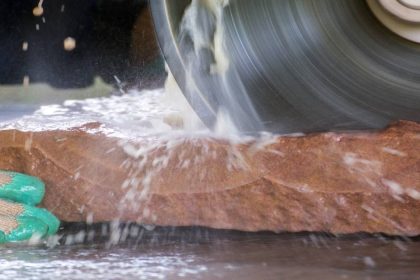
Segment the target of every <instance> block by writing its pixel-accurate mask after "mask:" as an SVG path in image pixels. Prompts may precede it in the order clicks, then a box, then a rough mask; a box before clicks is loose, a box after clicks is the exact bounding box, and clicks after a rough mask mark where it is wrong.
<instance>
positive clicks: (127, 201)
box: [0, 122, 420, 236]
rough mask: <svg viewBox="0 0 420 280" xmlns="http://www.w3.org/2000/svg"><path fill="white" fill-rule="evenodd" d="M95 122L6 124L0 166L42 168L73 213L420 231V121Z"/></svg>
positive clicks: (54, 194)
mask: <svg viewBox="0 0 420 280" xmlns="http://www.w3.org/2000/svg"><path fill="white" fill-rule="evenodd" d="M100 131H101V129H99V124H88V125H86V126H84V127H81V128H75V129H72V130H67V131H44V132H20V131H15V130H7V131H5V130H4V131H0V169H7V170H13V171H20V172H25V173H28V174H31V175H35V176H38V177H40V178H42V179H43V180H44V181H45V183H46V187H47V193H46V197H45V200H44V202H43V206H44V207H46V208H48V209H49V210H51V211H52V212H53V213H54V214H56V215H57V216H58V217H59V218H60V219H61V220H63V221H69V222H70V221H89V222H90V221H93V222H102V221H110V220H114V219H119V220H121V221H135V222H139V223H145V224H155V225H162V226H191V225H197V226H207V227H212V228H223V229H238V230H246V231H260V230H270V231H276V232H278V231H291V232H295V231H325V232H332V233H355V232H382V233H387V234H402V235H410V236H413V235H419V234H420V124H416V123H412V122H399V123H395V124H393V125H391V126H390V127H388V128H387V129H385V130H383V131H378V132H355V133H319V134H312V135H307V136H303V137H271V138H267V139H262V140H261V139H260V140H258V141H248V142H246V143H236V144H235V143H230V142H228V141H226V140H221V139H215V138H211V137H192V136H188V137H187V136H183V137H178V138H173V139H170V140H168V139H166V140H165V139H156V138H145V139H136V140H131V141H127V140H121V139H117V138H113V137H108V136H105V135H104V134H102V133H101V132H100Z"/></svg>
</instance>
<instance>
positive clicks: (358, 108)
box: [152, 0, 420, 133]
mask: <svg viewBox="0 0 420 280" xmlns="http://www.w3.org/2000/svg"><path fill="white" fill-rule="evenodd" d="M168 2H169V3H170V2H175V1H152V11H153V13H154V18H155V21H157V25H158V30H157V31H158V36H159V38H160V42H161V44H162V46H163V47H162V49H163V52H164V53H165V55H166V58H167V61H168V64H169V67H170V69H171V70H172V73H173V74H174V76H175V78H176V79H177V81H178V83H179V84H180V86H181V88H182V89H183V91H184V94H185V95H186V97H187V99H188V100H189V101H190V103H191V104H192V106H193V108H194V109H195V110H196V111H197V113H198V115H199V116H200V117H201V118H202V119H203V120H204V122H205V123H207V124H208V125H212V124H213V123H214V122H215V120H216V116H217V114H218V113H219V112H224V113H226V114H228V115H229V116H230V118H231V120H232V121H233V122H234V123H235V124H236V125H237V127H239V129H240V130H241V131H243V132H250V133H253V132H256V131H260V130H268V131H272V132H276V133H291V132H311V131H326V130H353V129H365V128H381V127H383V126H385V125H387V124H388V123H389V122H390V121H394V120H400V119H405V120H414V121H420V45H419V44H416V43H413V42H410V41H408V40H406V39H403V38H401V37H398V36H397V35H395V34H393V33H392V32H391V31H389V30H387V29H386V28H385V27H384V26H382V25H381V24H380V23H379V22H378V21H377V20H376V18H375V17H374V15H373V14H372V12H371V11H370V9H369V7H368V5H367V4H366V2H365V1H364V0H357V1H356V0H355V1H347V0H282V1H277V0H262V1H255V0H231V1H229V5H227V6H226V7H224V9H223V22H222V23H223V29H224V32H223V48H224V50H225V52H226V54H227V58H228V60H229V67H228V68H227V70H226V71H225V72H224V73H214V71H211V67H212V65H213V64H214V63H215V62H216V61H217V59H216V58H215V54H214V46H213V47H212V46H206V45H205V44H204V45H202V46H201V47H200V48H197V45H196V42H195V41H196V38H193V34H192V33H191V32H185V30H183V28H182V24H183V22H182V19H181V18H182V17H181V16H180V15H181V14H182V13H181V12H180V9H181V8H180V6H179V5H181V4H179V5H176V4H175V6H176V7H174V4H173V3H172V4H168ZM181 2H183V3H182V5H183V8H185V7H186V6H187V4H188V2H189V1H181ZM204 2H206V1H193V3H195V4H196V5H198V6H199V5H200V3H201V4H202V3H204ZM171 5H172V6H171ZM183 8H182V9H183ZM182 9H181V10H182ZM174 10H177V12H176V13H177V15H178V16H174V15H173V11H174ZM196 15H197V16H196V18H195V22H194V24H195V27H194V28H196V30H197V29H198V30H200V32H201V33H200V34H205V35H204V37H205V36H210V39H211V36H214V34H215V30H216V28H217V26H216V24H217V22H216V21H217V19H216V17H215V16H214V13H213V14H212V13H211V12H209V11H208V9H207V8H206V7H205V5H203V7H198V8H197V7H196ZM157 17H160V19H159V20H156V18H157ZM159 25H160V26H159ZM160 28H162V29H160ZM206 32H207V33H206ZM206 34H207V35H206ZM168 40H170V41H171V42H168Z"/></svg>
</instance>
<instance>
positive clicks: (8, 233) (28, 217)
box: [0, 171, 60, 243]
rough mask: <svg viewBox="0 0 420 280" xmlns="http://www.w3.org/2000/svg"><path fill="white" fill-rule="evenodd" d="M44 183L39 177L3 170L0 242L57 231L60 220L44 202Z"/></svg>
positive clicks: (0, 174) (0, 197)
mask: <svg viewBox="0 0 420 280" xmlns="http://www.w3.org/2000/svg"><path fill="white" fill-rule="evenodd" d="M44 194H45V185H44V183H43V182H42V181H40V180H39V179H38V178H36V177H32V176H28V175H24V174H20V173H16V172H9V171H0V243H5V242H16V241H24V240H28V239H30V238H31V237H32V236H37V237H46V236H49V235H53V234H55V233H56V232H57V230H58V228H59V226H60V221H59V220H58V219H57V218H56V217H55V216H54V215H53V214H51V213H50V212H48V211H47V210H45V209H41V208H37V207H35V205H37V204H38V203H40V202H41V200H42V198H43V197H44Z"/></svg>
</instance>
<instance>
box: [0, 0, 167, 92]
mask: <svg viewBox="0 0 420 280" xmlns="http://www.w3.org/2000/svg"><path fill="white" fill-rule="evenodd" d="M37 5H38V0H21V1H19V0H1V1H0V13H1V14H0V85H1V84H22V81H23V78H24V76H28V77H29V79H30V82H31V83H38V82H46V83H48V84H50V85H51V86H54V87H57V88H82V87H86V86H89V85H91V84H92V83H93V79H94V77H95V76H100V77H102V78H103V79H104V80H105V81H106V82H107V83H111V84H114V85H115V84H116V79H115V78H114V76H117V77H118V79H119V80H121V81H122V82H123V83H122V86H127V87H138V88H143V87H150V86H154V85H156V84H161V82H162V80H163V78H164V69H163V61H162V59H161V57H160V54H159V49H158V47H157V43H156V39H155V34H154V27H153V23H152V21H151V17H150V11H149V9H148V3H147V1H146V0H44V3H43V8H44V13H43V15H42V16H40V17H36V16H34V15H33V13H32V10H33V8H34V7H36V6H37ZM63 6H64V11H62V7H63ZM43 18H44V19H43ZM44 21H45V22H44ZM37 24H38V25H39V30H36V25H37ZM67 37H72V38H74V39H75V40H76V44H77V46H76V48H75V49H74V50H73V51H70V52H69V51H65V50H64V48H63V41H64V39H65V38H67ZM25 41H26V42H28V44H29V48H28V50H27V51H26V52H25V51H23V50H22V44H23V42H25ZM119 86H121V85H119Z"/></svg>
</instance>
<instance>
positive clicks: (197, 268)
mask: <svg viewBox="0 0 420 280" xmlns="http://www.w3.org/2000/svg"><path fill="white" fill-rule="evenodd" d="M100 231H101V230H99V232H100ZM102 231H103V230H102ZM89 232H93V231H91V230H88V231H84V230H82V231H75V232H74V234H67V235H65V236H64V237H62V238H61V241H60V243H61V245H57V246H54V247H52V248H51V247H48V246H47V245H37V246H28V245H18V246H17V245H4V246H3V247H0V256H1V257H0V271H1V274H0V279H57V278H58V277H60V278H61V279H323V280H324V279H381V280H382V279H410V280H413V279H420V240H419V239H404V238H389V237H383V236H370V235H351V236H339V237H337V236H331V235H326V234H310V233H303V234H273V233H241V232H231V231H215V230H208V229H202V228H194V229H192V228H188V229H154V230H150V229H145V228H143V227H135V229H133V227H131V228H130V229H129V230H128V236H127V237H126V238H124V240H122V239H121V234H120V235H119V238H120V239H119V242H115V240H112V239H113V237H112V236H111V235H109V234H108V235H105V236H103V237H99V238H98V237H97V236H96V237H93V236H91V237H90V238H91V241H89V242H87V239H88V238H89V237H88V235H89ZM97 232H98V230H97ZM133 232H134V233H135V235H133ZM120 233H121V232H120ZM99 235H100V234H99ZM130 235H132V236H130ZM92 238H93V239H92ZM78 242H81V243H79V244H77V243H78ZM66 243H67V244H69V245H66ZM49 245H51V244H49Z"/></svg>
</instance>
